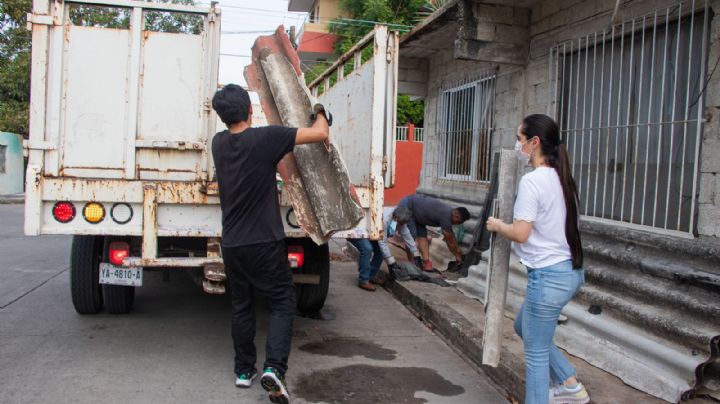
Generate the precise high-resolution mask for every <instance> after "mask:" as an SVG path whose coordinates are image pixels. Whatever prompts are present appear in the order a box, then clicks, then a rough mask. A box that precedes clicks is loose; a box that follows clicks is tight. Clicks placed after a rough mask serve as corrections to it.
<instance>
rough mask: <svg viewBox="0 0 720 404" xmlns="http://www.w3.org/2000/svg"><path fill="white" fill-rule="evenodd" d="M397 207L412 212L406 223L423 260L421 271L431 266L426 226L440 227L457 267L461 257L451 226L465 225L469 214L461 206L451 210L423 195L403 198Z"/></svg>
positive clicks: (431, 268) (448, 206) (442, 203)
mask: <svg viewBox="0 0 720 404" xmlns="http://www.w3.org/2000/svg"><path fill="white" fill-rule="evenodd" d="M399 206H405V207H407V208H408V209H410V212H412V218H411V219H410V220H409V221H408V224H407V226H408V229H409V230H410V233H412V235H413V237H415V241H416V243H417V247H418V249H419V250H420V255H421V257H422V260H423V268H422V269H423V270H424V271H432V270H433V264H432V261H431V260H430V240H429V239H428V236H427V226H431V227H440V228H441V229H442V233H443V237H444V238H445V243H446V244H447V247H448V249H449V250H450V252H451V253H453V255H454V256H455V261H457V264H458V265H459V264H460V263H462V260H463V256H462V251H460V247H459V246H458V241H457V240H456V239H455V233H454V232H453V228H452V226H453V225H457V224H462V223H465V221H466V220H468V219H470V212H468V210H467V209H466V208H464V207H462V206H459V207H456V208H453V207H451V206H450V205H448V204H446V203H444V202H442V201H439V200H437V199H433V198H430V197H428V196H425V195H418V194H414V195H409V196H406V197H405V198H403V199H402V200H401V201H400V203H399V204H398V207H399Z"/></svg>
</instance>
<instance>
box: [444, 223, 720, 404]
mask: <svg viewBox="0 0 720 404" xmlns="http://www.w3.org/2000/svg"><path fill="white" fill-rule="evenodd" d="M620 233H623V234H620ZM628 233H633V234H628ZM634 233H639V232H630V231H629V230H627V229H622V228H615V227H613V226H609V225H600V224H587V223H585V224H584V225H583V250H584V251H585V265H584V266H585V280H586V283H585V285H584V286H583V288H582V290H581V291H580V293H578V295H577V296H576V297H575V298H574V299H573V301H571V302H570V303H569V304H568V305H567V306H566V307H565V308H564V309H563V314H564V315H565V316H567V321H564V322H561V324H559V325H558V327H557V331H556V334H555V343H556V344H557V345H558V346H559V347H561V348H562V349H564V350H566V351H567V352H569V353H570V354H572V355H574V356H577V357H580V358H582V359H584V360H586V361H587V362H589V363H590V364H592V365H593V366H596V367H598V368H601V369H603V370H606V371H608V372H610V373H612V374H614V375H616V376H618V377H619V378H621V379H622V380H623V381H624V382H625V383H626V384H628V385H630V386H633V387H635V388H637V389H639V390H642V391H645V392H647V393H649V394H652V395H654V396H656V397H659V398H661V399H664V400H666V401H669V402H678V401H680V400H682V399H686V398H690V397H693V396H696V395H710V396H711V397H714V398H715V399H719V398H720V275H719V274H718V272H720V271H719V270H718V265H717V262H716V260H717V259H718V257H717V255H718V254H717V251H715V252H714V253H713V252H712V251H710V250H708V251H710V252H708V251H699V250H700V249H699V248H697V250H698V251H686V252H682V251H681V250H682V247H680V246H678V245H677V244H680V242H679V241H677V240H676V241H675V243H674V244H676V245H675V246H673V240H672V239H670V238H667V237H660V236H652V235H650V236H642V235H639V234H634ZM711 249H712V248H711ZM510 268H511V273H510V280H509V288H508V295H507V306H506V310H507V314H510V315H511V316H512V317H514V316H515V314H516V313H517V311H518V310H519V309H520V306H521V304H522V302H523V300H524V298H525V290H526V285H527V274H526V272H525V268H524V266H523V265H522V264H520V262H518V261H517V259H516V258H513V259H511V265H510ZM487 270H488V269H487V263H486V262H481V263H480V264H479V265H475V266H473V267H471V268H470V274H469V276H468V277H467V278H463V279H461V280H460V281H459V282H458V289H459V290H460V291H461V292H463V293H465V294H466V295H468V296H471V297H474V298H477V299H479V300H481V301H484V299H485V296H486V289H487V278H488V276H487ZM580 376H581V377H582V375H580Z"/></svg>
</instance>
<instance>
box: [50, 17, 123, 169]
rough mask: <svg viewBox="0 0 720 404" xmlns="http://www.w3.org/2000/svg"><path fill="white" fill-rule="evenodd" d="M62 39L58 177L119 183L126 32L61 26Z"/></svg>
mask: <svg viewBox="0 0 720 404" xmlns="http://www.w3.org/2000/svg"><path fill="white" fill-rule="evenodd" d="M65 37H66V41H65V55H64V56H65V58H66V60H65V68H64V80H63V86H64V87H63V98H64V105H63V114H62V118H61V121H62V122H63V124H62V126H61V138H62V140H61V146H62V150H61V155H62V164H61V174H62V173H63V171H65V170H67V169H71V170H72V171H71V173H69V175H76V176H84V175H87V174H86V173H85V171H86V170H91V171H95V173H93V175H95V174H96V173H97V171H98V170H102V172H103V174H104V175H102V177H105V178H121V177H122V176H123V173H124V170H125V157H126V156H125V150H126V149H125V146H126V142H127V137H126V136H125V133H126V130H125V125H126V122H125V121H126V119H127V116H126V113H127V105H126V92H127V81H126V80H125V77H127V75H128V74H129V72H128V63H127V60H128V57H129V48H128V42H129V40H130V31H129V30H122V29H106V28H90V27H77V26H67V27H66V31H65ZM118 77H122V78H123V79H122V80H118Z"/></svg>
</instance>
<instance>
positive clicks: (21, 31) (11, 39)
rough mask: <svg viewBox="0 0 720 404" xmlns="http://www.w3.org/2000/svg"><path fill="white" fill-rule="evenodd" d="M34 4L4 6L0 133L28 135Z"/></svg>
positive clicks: (6, 0)
mask: <svg viewBox="0 0 720 404" xmlns="http://www.w3.org/2000/svg"><path fill="white" fill-rule="evenodd" d="M30 8H31V1H30V0H3V1H2V2H0V130H2V131H6V132H13V133H19V134H24V135H26V134H27V132H28V103H29V100H30V94H29V93H30V73H29V71H30V32H29V31H27V30H26V29H25V23H26V14H27V13H28V12H29V11H30Z"/></svg>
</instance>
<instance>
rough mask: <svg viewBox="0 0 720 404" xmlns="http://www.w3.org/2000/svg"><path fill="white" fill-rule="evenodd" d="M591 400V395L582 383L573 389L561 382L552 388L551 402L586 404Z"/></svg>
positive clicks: (552, 403)
mask: <svg viewBox="0 0 720 404" xmlns="http://www.w3.org/2000/svg"><path fill="white" fill-rule="evenodd" d="M589 402H590V395H589V394H588V392H587V390H585V386H583V385H582V383H579V382H578V384H577V386H575V387H574V388H572V389H569V388H567V387H565V386H564V385H562V384H560V385H558V386H555V387H551V388H550V400H549V403H550V404H585V403H589Z"/></svg>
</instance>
